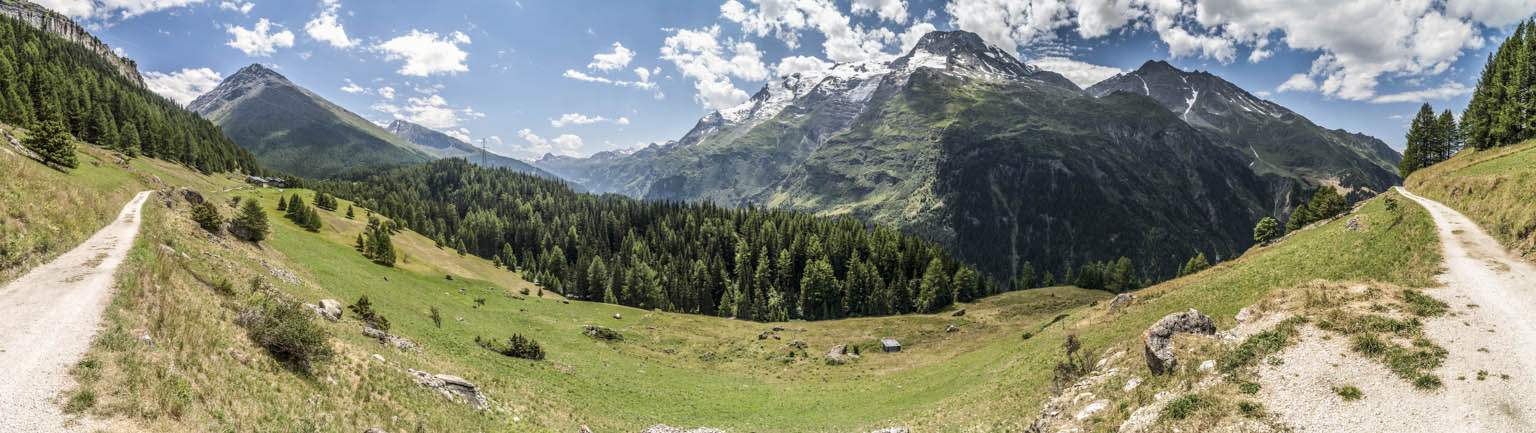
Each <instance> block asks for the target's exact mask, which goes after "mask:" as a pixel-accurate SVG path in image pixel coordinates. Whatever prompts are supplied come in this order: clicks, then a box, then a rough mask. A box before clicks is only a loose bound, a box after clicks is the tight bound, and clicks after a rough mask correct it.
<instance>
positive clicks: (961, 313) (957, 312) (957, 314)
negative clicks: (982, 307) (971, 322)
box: [950, 308, 965, 317]
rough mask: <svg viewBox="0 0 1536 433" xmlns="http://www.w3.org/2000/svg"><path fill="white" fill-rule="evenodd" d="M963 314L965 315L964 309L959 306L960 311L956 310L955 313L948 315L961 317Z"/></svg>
mask: <svg viewBox="0 0 1536 433" xmlns="http://www.w3.org/2000/svg"><path fill="white" fill-rule="evenodd" d="M963 316H965V309H964V308H961V309H960V311H956V312H955V314H951V315H950V317H963Z"/></svg>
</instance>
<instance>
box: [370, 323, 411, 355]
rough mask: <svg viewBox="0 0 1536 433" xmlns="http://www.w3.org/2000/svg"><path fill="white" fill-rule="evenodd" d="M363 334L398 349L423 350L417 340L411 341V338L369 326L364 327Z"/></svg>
mask: <svg viewBox="0 0 1536 433" xmlns="http://www.w3.org/2000/svg"><path fill="white" fill-rule="evenodd" d="M363 336H365V337H368V338H372V339H375V340H379V344H383V345H388V346H393V347H394V348H396V349H400V350H415V351H421V346H419V345H417V344H416V342H414V341H411V340H410V339H409V338H405V337H401V336H398V335H392V334H389V333H386V332H384V331H380V330H377V329H373V328H369V327H367V326H364V327H363Z"/></svg>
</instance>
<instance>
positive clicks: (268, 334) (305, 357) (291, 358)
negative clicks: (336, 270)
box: [239, 299, 334, 370]
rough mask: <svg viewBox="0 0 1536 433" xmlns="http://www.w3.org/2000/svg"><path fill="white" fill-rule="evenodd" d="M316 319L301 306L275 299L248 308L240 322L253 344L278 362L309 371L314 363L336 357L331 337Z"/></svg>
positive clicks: (242, 314)
mask: <svg viewBox="0 0 1536 433" xmlns="http://www.w3.org/2000/svg"><path fill="white" fill-rule="evenodd" d="M314 317H315V314H314V312H311V311H309V309H307V308H304V306H302V305H299V303H297V302H292V301H288V300H283V299H273V300H267V301H264V302H260V303H258V304H257V305H255V306H253V307H251V308H248V309H247V310H246V311H245V312H243V313H241V317H240V320H239V321H240V322H241V323H240V324H241V325H242V326H245V328H246V330H247V331H249V333H250V337H251V341H254V342H255V343H256V345H258V346H261V347H263V348H266V349H267V352H268V353H271V354H272V356H273V357H274V358H277V359H278V360H279V361H284V362H292V363H294V364H296V365H298V366H300V367H302V368H304V369H305V370H309V368H310V364H311V363H314V362H320V361H325V360H328V359H330V358H331V356H333V355H334V352H332V351H331V346H330V343H329V341H328V338H329V337H328V336H327V335H326V334H325V330H324V329H321V328H320V326H319V325H317V324H315V322H314Z"/></svg>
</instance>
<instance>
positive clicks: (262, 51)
mask: <svg viewBox="0 0 1536 433" xmlns="http://www.w3.org/2000/svg"><path fill="white" fill-rule="evenodd" d="M281 27H282V26H280V25H274V24H272V22H271V21H268V20H267V19H266V18H262V19H261V20H260V21H257V22H256V25H255V26H254V27H251V28H249V29H247V28H245V27H240V26H229V27H228V28H227V29H225V31H227V32H229V34H230V36H231V37H233V38H234V39H230V40H229V41H228V42H225V43H224V45H228V46H230V47H231V48H234V49H237V50H240V52H243V53H245V55H247V56H252V57H266V56H270V55H272V53H275V52H277V49H278V48H287V47H292V46H293V32H290V31H288V30H282V31H279V32H276V33H273V32H272V30H273V29H274V28H281Z"/></svg>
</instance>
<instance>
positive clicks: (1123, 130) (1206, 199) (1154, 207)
mask: <svg viewBox="0 0 1536 433" xmlns="http://www.w3.org/2000/svg"><path fill="white" fill-rule="evenodd" d="M1143 79H1145V80H1146V85H1145V86H1144V87H1143V86H1141V85H1140V84H1141V83H1142V80H1143ZM1186 81H1188V82H1189V83H1188V84H1185V82H1186ZM1129 82H1135V83H1136V84H1138V86H1136V89H1134V90H1136V91H1131V90H1130V89H1121V86H1123V85H1125V84H1124V83H1129ZM1117 90H1126V91H1124V92H1117ZM1196 93H1199V95H1198V96H1196V95H1195V94H1196ZM1269 134H1275V135H1277V136H1274V137H1270V136H1268V135H1269ZM1255 154H1257V155H1258V157H1257V158H1256V157H1255V156H1254V155H1255ZM1397 158H1398V156H1397V154H1396V153H1395V152H1393V151H1392V150H1391V149H1389V148H1387V147H1386V146H1385V145H1384V144H1382V143H1381V142H1380V141H1379V140H1375V139H1372V138H1370V137H1366V136H1363V135H1357V134H1349V133H1345V132H1343V131H1330V130H1326V129H1323V128H1321V127H1318V126H1316V125H1314V124H1312V123H1311V122H1309V121H1307V120H1306V119H1305V118H1302V117H1301V116H1299V115H1297V114H1295V113H1294V112H1291V111H1290V110H1286V109H1285V108H1284V107H1280V106H1278V105H1276V104H1273V103H1270V102H1268V101H1263V100H1262V99H1259V98H1256V97H1253V96H1252V95H1250V94H1248V92H1245V91H1242V89H1239V88H1237V87H1236V86H1233V85H1232V84H1231V83H1228V82H1226V81H1223V80H1221V79H1220V78H1217V77H1215V76H1213V75H1210V74H1206V73H1185V72H1183V71H1178V70H1177V69H1174V68H1172V67H1171V66H1168V65H1167V64H1166V63H1161V62H1154V63H1149V64H1148V65H1147V66H1144V67H1143V68H1142V69H1141V70H1138V71H1136V72H1134V73H1130V74H1124V75H1121V76H1119V77H1116V78H1113V79H1111V80H1109V81H1106V82H1105V83H1101V84H1100V85H1095V86H1093V87H1092V88H1090V89H1088V90H1084V89H1081V88H1079V87H1077V86H1076V85H1074V84H1072V83H1071V82H1070V81H1068V80H1067V79H1065V78H1064V77H1062V76H1061V75H1059V74H1056V73H1053V72H1049V71H1044V70H1041V69H1039V68H1036V67H1033V66H1030V65H1026V64H1023V63H1020V62H1019V61H1018V60H1016V59H1015V58H1014V57H1013V56H1011V55H1010V54H1008V53H1007V52H1005V51H1003V50H1000V49H998V48H996V47H992V46H989V45H987V44H986V43H985V42H983V41H982V40H981V38H980V37H979V36H977V35H975V34H973V33H969V32H963V31H955V32H933V33H930V34H928V35H925V36H924V37H923V38H922V39H921V40H920V41H919V42H918V44H917V45H916V46H915V47H914V48H913V49H912V50H911V51H910V52H908V53H906V54H905V55H903V56H901V57H899V58H897V59H895V60H893V61H891V62H887V63H877V62H866V63H852V64H838V65H836V66H834V67H832V68H831V69H829V70H826V71H818V72H804V73H797V74H794V75H790V76H786V77H783V78H782V79H780V80H777V81H774V82H771V83H769V84H768V85H766V86H765V87H764V88H763V89H762V90H761V91H759V92H758V93H757V94H755V95H754V96H753V97H752V98H751V100H750V101H748V102H747V103H746V104H743V105H741V106H738V107H734V108H730V109H725V110H720V111H718V112H715V113H711V114H710V115H708V116H705V117H704V118H703V119H701V120H700V121H699V122H698V124H697V125H695V127H694V128H693V129H692V130H691V131H689V132H688V133H687V134H686V135H684V136H683V137H682V138H681V139H679V140H676V141H672V142H668V143H665V144H654V145H652V146H650V147H647V148H645V149H641V150H639V151H636V152H633V153H629V154H624V153H616V152H605V153H599V154H596V155H593V156H592V157H589V158H580V159H578V158H570V157H556V156H545V157H544V158H543V159H541V160H539V161H536V162H535V163H534V165H536V166H538V167H540V168H543V169H545V170H548V171H550V172H553V173H555V174H558V175H560V176H562V177H565V178H567V179H570V180H572V181H574V182H578V183H581V184H582V185H585V186H586V187H587V188H589V189H590V190H592V191H594V192H614V193H621V194H625V195H629V196H633V197H640V198H645V199H656V200H683V201H713V202H717V203H722V204H728V205H738V206H741V205H758V206H768V207H780V208H788V209H795V210H802V211H808V212H814V213H817V214H821V215H853V216H857V217H860V218H862V219H864V220H867V221H871V222H875V223H881V224H888V225H892V226H894V227H897V228H900V229H902V230H904V231H907V232H911V233H917V234H921V235H924V236H926V237H928V238H930V239H933V240H935V241H937V242H939V243H941V244H943V245H945V246H946V247H948V248H950V249H951V250H953V251H955V252H956V253H958V254H959V255H960V256H961V257H962V258H963V259H965V260H968V261H971V262H974V263H976V264H978V265H979V266H980V267H981V268H982V269H984V270H986V271H988V272H990V273H992V274H993V275H994V276H997V277H1008V276H1012V275H1016V274H1017V273H1018V272H1019V270H1020V269H1021V265H1022V264H1023V263H1024V262H1026V261H1028V262H1031V263H1032V264H1033V265H1034V267H1035V268H1037V269H1041V270H1042V271H1041V272H1042V273H1043V272H1045V271H1051V272H1054V273H1056V276H1057V277H1061V276H1062V273H1063V272H1064V271H1065V270H1066V269H1067V268H1069V267H1077V266H1080V265H1082V264H1084V263H1088V262H1094V261H1099V260H1110V259H1114V258H1117V257H1120V256H1129V257H1132V258H1134V259H1136V261H1137V265H1138V268H1139V269H1140V271H1141V272H1142V274H1143V275H1146V276H1159V277H1161V276H1168V275H1171V274H1172V273H1173V272H1174V270H1175V269H1176V268H1177V266H1178V265H1179V264H1181V263H1182V262H1183V261H1185V260H1187V259H1188V258H1189V257H1191V256H1194V255H1195V254H1197V253H1200V252H1203V253H1205V254H1206V255H1208V256H1216V257H1219V258H1227V257H1233V256H1236V255H1237V254H1240V253H1241V252H1242V251H1243V250H1245V249H1246V248H1247V247H1248V246H1249V245H1251V244H1252V240H1251V230H1252V227H1253V224H1254V223H1255V222H1256V221H1257V220H1259V219H1260V218H1262V217H1264V216H1270V215H1274V216H1280V217H1284V216H1286V215H1287V214H1288V213H1289V211H1290V209H1292V208H1293V207H1294V206H1295V205H1296V204H1298V203H1297V200H1298V197H1301V196H1302V194H1303V193H1304V192H1305V191H1307V190H1310V189H1315V188H1316V186H1317V185H1319V184H1335V183H1336V184H1339V185H1342V186H1345V187H1346V189H1354V190H1356V191H1359V193H1358V194H1364V193H1365V191H1366V190H1370V191H1382V190H1384V189H1385V188H1386V187H1388V186H1389V185H1392V184H1394V183H1396V182H1398V179H1397V178H1396V177H1395V175H1393V174H1392V173H1391V172H1390V171H1389V170H1387V169H1388V168H1389V167H1392V166H1394V165H1395V161H1396V160H1397Z"/></svg>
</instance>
